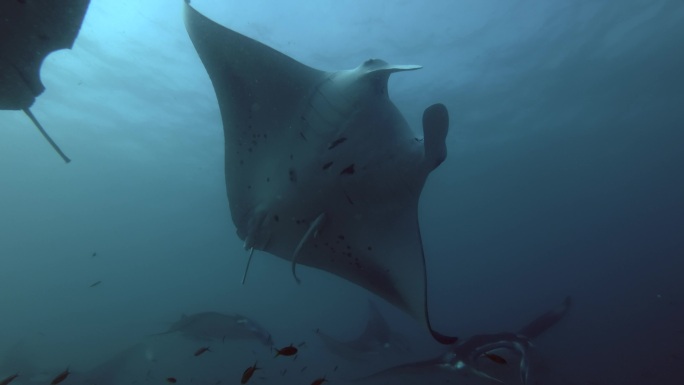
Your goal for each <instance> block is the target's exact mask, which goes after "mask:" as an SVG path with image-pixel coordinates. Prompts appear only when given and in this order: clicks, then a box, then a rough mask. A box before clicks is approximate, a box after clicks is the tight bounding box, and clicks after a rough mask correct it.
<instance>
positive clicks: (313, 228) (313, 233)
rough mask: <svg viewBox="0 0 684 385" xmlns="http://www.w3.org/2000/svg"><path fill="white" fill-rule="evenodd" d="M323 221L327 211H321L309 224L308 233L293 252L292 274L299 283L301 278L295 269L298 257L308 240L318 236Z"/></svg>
mask: <svg viewBox="0 0 684 385" xmlns="http://www.w3.org/2000/svg"><path fill="white" fill-rule="evenodd" d="M323 222H325V213H320V214H319V215H318V216H317V217H316V219H314V221H313V222H311V225H309V229H308V230H306V233H304V236H303V237H302V239H301V240H300V241H299V244H298V245H297V248H296V249H295V251H294V253H293V254H292V275H293V276H294V278H295V281H297V283H301V280H300V279H299V278H298V277H297V272H296V271H295V267H296V266H297V257H298V256H299V252H300V251H301V250H302V247H303V246H304V244H305V243H306V241H307V240H308V239H309V238H315V237H317V236H318V232H319V231H320V230H321V226H323Z"/></svg>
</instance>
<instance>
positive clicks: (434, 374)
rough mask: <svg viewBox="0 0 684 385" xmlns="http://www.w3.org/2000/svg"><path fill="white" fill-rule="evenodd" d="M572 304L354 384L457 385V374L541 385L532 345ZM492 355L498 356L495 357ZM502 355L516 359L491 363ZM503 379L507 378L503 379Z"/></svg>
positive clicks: (474, 380) (464, 379) (464, 378)
mask: <svg viewBox="0 0 684 385" xmlns="http://www.w3.org/2000/svg"><path fill="white" fill-rule="evenodd" d="M571 305H572V300H571V298H570V297H566V298H565V300H563V302H562V303H561V304H560V305H558V306H556V307H555V308H553V309H552V310H550V311H547V312H545V313H544V314H542V315H540V316H538V317H537V318H535V319H534V320H532V321H531V322H529V323H528V324H527V325H525V326H524V327H522V328H521V329H520V330H518V331H517V332H515V333H513V332H501V333H494V334H478V335H475V336H472V337H470V338H468V339H467V340H465V341H461V342H459V343H458V344H456V345H453V346H451V347H449V350H448V352H446V353H444V354H442V355H440V356H438V357H436V358H434V359H429V360H425V361H419V362H412V363H407V364H402V365H398V366H394V367H391V368H389V369H385V370H382V371H380V372H377V373H374V374H371V375H368V376H365V377H362V378H359V379H356V380H353V381H351V382H352V383H359V384H361V383H372V384H375V383H378V382H380V381H382V383H404V382H405V383H411V384H413V383H426V382H428V379H429V380H430V383H433V384H439V383H444V384H450V383H454V377H455V376H456V375H458V376H460V380H461V381H459V382H458V383H459V384H461V383H462V384H496V383H498V384H511V383H516V382H517V383H520V384H523V385H530V384H533V383H538V382H537V381H535V380H533V374H534V373H533V369H534V368H535V367H536V365H538V364H539V362H540V361H541V358H540V357H539V356H538V352H537V351H536V349H535V348H534V345H533V344H532V339H534V338H537V337H538V336H540V335H541V334H542V333H544V332H546V331H547V330H549V329H550V328H551V327H553V326H554V325H556V324H557V323H558V322H559V321H560V320H561V319H563V318H564V317H565V315H566V314H567V312H568V310H570V307H571ZM492 353H494V354H496V355H495V356H492V355H491V354H492ZM500 355H505V356H507V357H513V358H509V360H508V361H506V360H503V361H500V362H498V363H496V362H492V358H494V360H500V359H501V358H502V357H501V356H500ZM488 356H489V357H491V358H488ZM516 356H517V357H516ZM513 359H517V360H518V362H517V364H518V365H517V380H516V378H515V377H516V375H515V374H514V373H512V371H513V370H515V366H514V365H511V362H510V361H512V360H513ZM502 377H507V378H506V380H502V379H501V378H502ZM393 379H396V381H393ZM388 381H392V382H388Z"/></svg>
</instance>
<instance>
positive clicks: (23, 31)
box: [0, 0, 90, 163]
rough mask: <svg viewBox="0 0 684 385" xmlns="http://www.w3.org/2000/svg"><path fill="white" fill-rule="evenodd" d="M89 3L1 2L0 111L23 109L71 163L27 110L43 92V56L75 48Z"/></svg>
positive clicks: (78, 0) (67, 0)
mask: <svg viewBox="0 0 684 385" xmlns="http://www.w3.org/2000/svg"><path fill="white" fill-rule="evenodd" d="M89 3H90V0H60V1H53V0H32V1H2V2H0V15H2V17H0V31H2V39H1V40H0V110H23V111H24V113H26V115H27V116H28V117H29V119H31V121H32V122H33V124H35V125H36V127H37V128H38V130H40V133H41V134H43V136H44V137H45V139H46V140H47V141H48V142H49V143H50V145H51V146H52V148H54V150H55V151H57V153H58V154H59V156H61V157H62V159H63V160H64V161H65V162H66V163H69V162H70V161H71V160H70V159H69V158H68V157H67V156H66V155H64V153H63V152H62V150H61V149H60V148H59V147H58V146H57V144H56V143H55V142H54V141H53V140H52V138H50V136H49V135H48V134H47V132H45V130H44V129H43V127H42V126H41V125H40V123H39V122H38V120H37V119H36V117H35V116H33V113H32V112H31V110H29V107H31V105H32V104H33V102H34V101H35V100H36V97H38V96H39V95H40V94H41V93H43V91H44V90H45V86H43V83H42V82H41V81H40V67H41V65H42V63H43V60H45V57H46V56H47V55H49V54H50V53H52V52H53V51H57V50H60V49H67V48H71V47H72V46H73V45H74V41H75V40H76V36H77V35H78V31H79V30H80V29H81V24H82V23H83V18H84V17H85V13H86V11H87V10H88V4H89Z"/></svg>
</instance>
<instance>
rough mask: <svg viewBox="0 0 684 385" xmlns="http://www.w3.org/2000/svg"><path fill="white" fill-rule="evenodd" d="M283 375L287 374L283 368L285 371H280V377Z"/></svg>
mask: <svg viewBox="0 0 684 385" xmlns="http://www.w3.org/2000/svg"><path fill="white" fill-rule="evenodd" d="M285 373H287V368H285V369H283V370H281V371H280V375H281V376H284V375H285Z"/></svg>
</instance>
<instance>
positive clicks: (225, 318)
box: [159, 312, 273, 346]
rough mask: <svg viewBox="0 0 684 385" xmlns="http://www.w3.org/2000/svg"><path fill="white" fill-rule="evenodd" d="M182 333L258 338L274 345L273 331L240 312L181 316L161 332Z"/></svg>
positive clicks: (214, 337) (201, 337)
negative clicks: (270, 331)
mask: <svg viewBox="0 0 684 385" xmlns="http://www.w3.org/2000/svg"><path fill="white" fill-rule="evenodd" d="M170 333H180V334H182V335H183V336H185V337H188V338H193V339H197V340H225V339H230V340H237V339H256V340H258V341H259V342H261V343H262V344H264V345H266V346H271V345H273V338H271V333H269V332H268V331H267V330H266V329H264V328H263V327H262V326H261V325H259V324H258V323H257V322H255V321H254V320H251V319H249V318H247V317H244V316H242V315H239V314H223V313H218V312H202V313H196V314H190V315H185V314H183V315H182V316H181V319H180V320H178V321H176V322H174V323H173V325H171V327H170V328H169V330H167V331H165V332H163V333H160V334H159V335H163V334H170Z"/></svg>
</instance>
